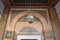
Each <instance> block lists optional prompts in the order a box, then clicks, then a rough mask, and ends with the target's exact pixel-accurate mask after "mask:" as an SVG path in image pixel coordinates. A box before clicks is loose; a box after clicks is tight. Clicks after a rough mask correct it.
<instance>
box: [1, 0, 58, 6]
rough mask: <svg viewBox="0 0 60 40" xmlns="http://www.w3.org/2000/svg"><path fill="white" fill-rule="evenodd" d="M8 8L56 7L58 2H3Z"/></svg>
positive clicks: (45, 0)
mask: <svg viewBox="0 0 60 40" xmlns="http://www.w3.org/2000/svg"><path fill="white" fill-rule="evenodd" d="M1 1H2V2H3V3H4V4H5V5H7V6H55V5H56V4H57V2H58V0H1Z"/></svg>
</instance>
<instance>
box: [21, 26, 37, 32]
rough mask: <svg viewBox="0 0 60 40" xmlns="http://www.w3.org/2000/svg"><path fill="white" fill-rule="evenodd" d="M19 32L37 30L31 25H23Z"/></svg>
mask: <svg viewBox="0 0 60 40" xmlns="http://www.w3.org/2000/svg"><path fill="white" fill-rule="evenodd" d="M20 32H38V31H37V30H36V29H35V28H33V27H24V28H22V29H21V30H20Z"/></svg>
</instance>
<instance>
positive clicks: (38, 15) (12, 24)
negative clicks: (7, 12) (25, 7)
mask: <svg viewBox="0 0 60 40" xmlns="http://www.w3.org/2000/svg"><path fill="white" fill-rule="evenodd" d="M29 13H32V14H33V15H34V16H35V17H37V18H38V19H39V20H40V21H41V23H42V24H43V26H44V29H46V28H45V27H47V28H48V25H47V22H46V20H45V19H44V17H43V16H41V15H40V14H39V13H37V12H35V11H24V12H21V13H20V14H18V15H16V16H15V17H14V19H13V20H12V22H11V24H10V27H11V31H14V27H15V24H16V22H17V21H18V20H19V18H21V17H23V16H24V15H28V14H29Z"/></svg>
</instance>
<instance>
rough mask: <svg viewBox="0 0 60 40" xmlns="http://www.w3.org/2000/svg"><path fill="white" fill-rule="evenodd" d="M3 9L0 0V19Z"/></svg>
mask: <svg viewBox="0 0 60 40" xmlns="http://www.w3.org/2000/svg"><path fill="white" fill-rule="evenodd" d="M3 9H4V5H3V3H2V2H1V0H0V19H1V16H2V13H3Z"/></svg>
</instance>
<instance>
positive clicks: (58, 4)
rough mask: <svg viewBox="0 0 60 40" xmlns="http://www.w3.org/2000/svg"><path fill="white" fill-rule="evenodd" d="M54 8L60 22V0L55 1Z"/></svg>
mask: <svg viewBox="0 0 60 40" xmlns="http://www.w3.org/2000/svg"><path fill="white" fill-rule="evenodd" d="M55 8H56V11H57V15H58V18H59V22H60V1H59V2H58V3H57V5H56V6H55Z"/></svg>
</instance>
